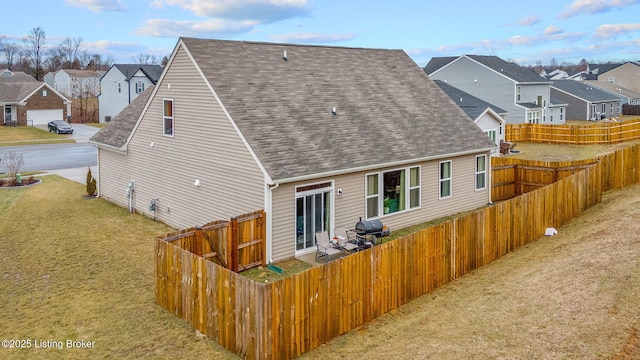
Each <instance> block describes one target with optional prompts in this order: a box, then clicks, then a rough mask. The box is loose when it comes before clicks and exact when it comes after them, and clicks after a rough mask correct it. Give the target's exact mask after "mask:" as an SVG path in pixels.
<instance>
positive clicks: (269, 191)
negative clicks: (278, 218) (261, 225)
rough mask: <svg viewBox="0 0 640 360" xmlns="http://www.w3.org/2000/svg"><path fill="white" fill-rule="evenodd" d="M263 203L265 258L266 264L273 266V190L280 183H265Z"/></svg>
mask: <svg viewBox="0 0 640 360" xmlns="http://www.w3.org/2000/svg"><path fill="white" fill-rule="evenodd" d="M265 184H266V186H265V193H266V194H265V197H264V198H265V201H264V212H265V214H267V249H266V252H267V253H266V254H265V256H266V257H267V263H268V264H273V241H272V240H273V216H272V215H273V190H275V189H277V188H278V187H280V183H276V184H273V183H271V184H269V183H265Z"/></svg>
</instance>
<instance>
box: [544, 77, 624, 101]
mask: <svg viewBox="0 0 640 360" xmlns="http://www.w3.org/2000/svg"><path fill="white" fill-rule="evenodd" d="M551 87H553V88H556V89H558V90H562V91H564V92H567V93H569V94H572V95H574V96H576V97H579V98H581V99H584V100H587V101H590V102H597V101H618V100H620V98H619V97H617V96H615V95H612V94H609V93H608V92H606V91H603V90H600V89H598V88H596V87H594V86H593V85H590V84H588V83H583V82H580V81H574V80H556V81H554V82H553V84H551Z"/></svg>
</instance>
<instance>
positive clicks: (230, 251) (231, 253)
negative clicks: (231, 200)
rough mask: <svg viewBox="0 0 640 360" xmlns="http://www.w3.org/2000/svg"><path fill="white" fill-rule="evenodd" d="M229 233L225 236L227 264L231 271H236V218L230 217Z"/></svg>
mask: <svg viewBox="0 0 640 360" xmlns="http://www.w3.org/2000/svg"><path fill="white" fill-rule="evenodd" d="M229 226H230V229H229V230H230V231H229V232H230V234H229V236H227V266H228V269H229V270H231V271H233V272H238V218H237V217H235V216H234V217H232V218H231V222H230V223H229Z"/></svg>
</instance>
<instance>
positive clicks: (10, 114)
mask: <svg viewBox="0 0 640 360" xmlns="http://www.w3.org/2000/svg"><path fill="white" fill-rule="evenodd" d="M0 78H2V79H1V80H0V106H1V107H2V109H4V110H3V111H4V117H3V123H4V124H5V125H9V124H17V125H46V124H47V123H48V122H49V121H51V120H66V119H67V115H71V101H70V100H69V99H67V98H66V97H64V95H62V94H60V93H59V92H57V91H56V90H55V89H53V88H52V87H51V86H49V85H47V84H46V83H43V82H39V81H36V80H35V79H34V80H33V81H31V79H33V77H32V76H29V75H26V74H25V76H22V75H18V76H17V77H11V78H5V76H4V75H1V76H0ZM30 78H31V79H30Z"/></svg>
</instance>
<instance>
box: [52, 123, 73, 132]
mask: <svg viewBox="0 0 640 360" xmlns="http://www.w3.org/2000/svg"><path fill="white" fill-rule="evenodd" d="M47 126H48V127H49V132H51V131H55V132H56V133H57V134H73V128H72V127H71V125H69V124H68V123H67V122H66V121H64V120H53V121H50V122H49V124H47Z"/></svg>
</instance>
